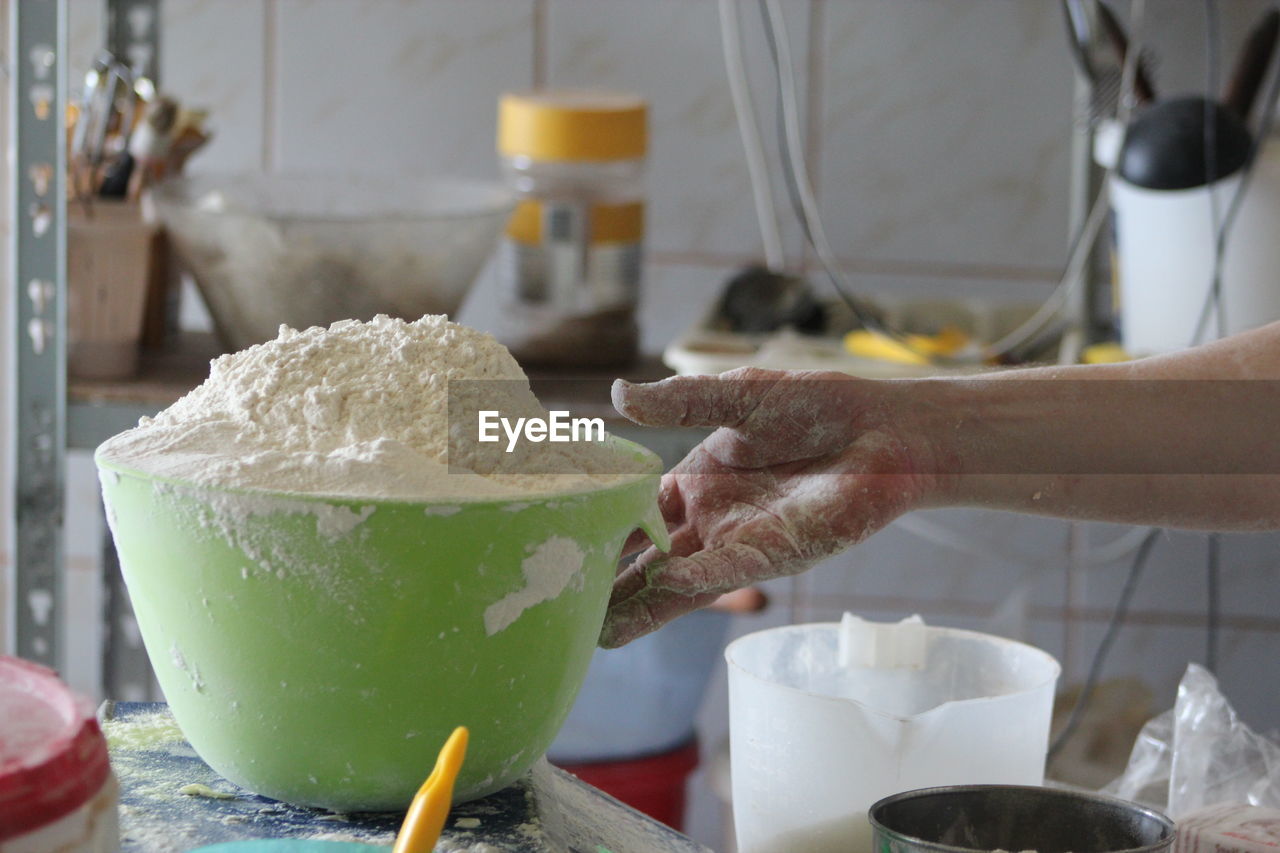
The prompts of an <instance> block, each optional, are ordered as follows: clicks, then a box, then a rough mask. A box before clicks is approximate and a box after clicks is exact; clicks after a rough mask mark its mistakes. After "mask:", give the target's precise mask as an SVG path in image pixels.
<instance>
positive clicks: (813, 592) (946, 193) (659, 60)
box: [0, 0, 1280, 846]
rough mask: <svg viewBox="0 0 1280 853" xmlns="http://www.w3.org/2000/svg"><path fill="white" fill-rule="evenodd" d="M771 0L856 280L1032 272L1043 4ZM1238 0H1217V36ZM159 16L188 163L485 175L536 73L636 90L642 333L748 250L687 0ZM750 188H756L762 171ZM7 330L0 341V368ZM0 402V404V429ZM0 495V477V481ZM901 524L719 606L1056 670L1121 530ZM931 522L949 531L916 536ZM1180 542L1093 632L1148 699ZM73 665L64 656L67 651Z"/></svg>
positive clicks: (1265, 560)
mask: <svg viewBox="0 0 1280 853" xmlns="http://www.w3.org/2000/svg"><path fill="white" fill-rule="evenodd" d="M783 5H784V8H785V11H786V14H787V16H788V25H789V35H790V39H791V44H792V47H793V51H794V53H795V56H796V60H797V64H798V69H797V70H798V74H799V80H800V83H801V86H802V92H801V98H800V101H801V104H800V106H801V108H802V112H803V114H804V118H805V124H806V126H807V127H808V128H810V129H811V130H812V131H813V132H812V133H811V134H809V136H808V137H807V140H806V146H805V147H806V153H807V155H808V157H809V161H810V162H809V167H810V170H811V172H812V174H813V176H814V179H815V184H816V190H817V193H818V195H819V197H820V203H821V206H822V209H823V212H824V214H825V216H826V221H827V226H828V230H829V232H830V234H831V236H832V239H833V242H834V244H835V246H836V250H837V252H838V254H839V255H840V257H841V260H842V263H844V264H845V266H846V267H847V268H848V270H849V271H850V272H851V273H852V274H853V275H854V278H855V281H856V282H857V283H858V284H859V286H861V287H864V288H866V289H868V290H874V291H897V292H902V293H911V294H921V293H938V292H943V293H963V294H965V295H978V296H987V297H991V298H997V299H1010V298H1019V297H1021V298H1036V297H1038V296H1041V295H1042V294H1043V293H1044V292H1045V291H1046V289H1047V287H1048V286H1049V283H1050V282H1051V280H1052V279H1053V278H1054V277H1055V276H1056V272H1057V268H1058V266H1059V264H1060V263H1061V262H1062V260H1063V256H1064V254H1065V247H1066V243H1067V234H1066V230H1067V199H1066V186H1067V174H1068V163H1067V152H1068V133H1069V118H1068V112H1069V109H1070V101H1071V77H1070V74H1071V71H1070V65H1069V60H1068V56H1067V53H1066V49H1065V44H1064V41H1063V37H1062V33H1061V30H1060V27H1061V20H1060V11H1059V10H1058V8H1057V6H1056V5H1055V4H1052V3H1026V2H1019V0H965V1H964V2H960V0H784V4H783ZM1147 5H1148V12H1149V15H1150V16H1151V20H1150V21H1149V22H1148V26H1147V27H1146V33H1147V36H1148V38H1149V41H1150V44H1151V50H1152V52H1153V54H1154V55H1155V57H1156V71H1157V81H1158V83H1159V85H1160V86H1161V88H1162V89H1164V90H1165V91H1168V92H1181V91H1189V90H1193V89H1196V88H1198V87H1200V86H1201V85H1202V81H1203V78H1204V65H1203V61H1202V56H1203V44H1202V32H1203V29H1202V26H1201V24H1202V22H1201V19H1200V16H1201V14H1202V6H1201V4H1198V3H1194V2H1184V3H1177V4H1175V3H1162V4H1156V5H1154V6H1153V5H1152V4H1147ZM0 6H3V0H0ZM99 6H100V3H99V2H98V0H71V7H72V13H73V18H72V29H71V38H72V50H73V53H72V61H73V67H74V68H76V69H80V73H78V74H77V73H74V72H73V81H74V80H75V79H79V77H80V76H81V75H82V69H83V67H84V65H85V64H86V63H87V61H88V57H89V56H91V55H92V52H93V50H94V48H95V47H96V45H97V43H98V41H99V32H100V26H101V14H100V12H99ZM1262 6H1263V4H1261V3H1259V2H1241V3H1232V4H1223V7H1224V8H1223V16H1224V19H1223V40H1224V45H1226V46H1228V47H1229V48H1230V50H1229V51H1227V53H1228V55H1230V54H1231V53H1233V52H1234V49H1235V47H1236V46H1237V45H1238V44H1239V41H1240V37H1241V33H1242V32H1243V30H1244V28H1245V27H1246V26H1247V25H1248V24H1249V23H1250V22H1251V21H1252V20H1253V19H1254V17H1255V16H1256V14H1257V13H1258V11H1259V10H1260V9H1261V8H1262ZM756 9H757V5H756V4H755V3H753V2H748V0H743V2H742V3H741V10H742V14H743V18H744V21H745V23H746V29H747V31H748V37H747V48H746V50H747V57H748V64H749V65H750V66H751V81H752V84H753V87H754V90H755V93H756V96H757V100H758V102H759V104H760V105H761V117H762V121H761V124H762V126H763V127H764V129H765V131H766V137H767V138H768V139H767V141H768V144H769V148H770V151H771V152H774V153H776V146H775V145H774V144H773V139H772V136H773V134H772V129H773V112H772V104H773V97H774V95H773V89H772V80H771V76H770V74H769V73H768V54H767V52H766V50H765V47H764V41H763V38H762V36H761V32H760V27H759V23H758V19H757V17H756V14H755V13H756ZM1121 11H1122V12H1123V11H1124V10H1123V7H1121ZM163 17H164V22H163V30H164V40H163V51H162V55H161V73H162V78H163V80H164V82H165V85H166V88H168V89H169V90H171V91H172V92H173V93H174V94H176V95H178V96H179V97H181V98H182V99H184V100H185V101H187V102H189V103H192V104H198V105H204V106H207V107H208V108H209V109H210V110H211V113H212V119H211V124H212V126H213V128H214V130H215V138H214V142H213V143H212V145H211V146H210V147H209V148H208V150H206V151H204V152H202V153H201V154H200V155H199V156H198V157H197V159H196V160H195V161H194V162H193V168H194V169H195V170H200V171H227V170H243V169H260V168H266V169H277V170H299V169H324V170H331V171H338V172H342V171H359V170H391V171H396V172H399V173H402V174H419V173H448V174H462V175H468V176H479V177H486V176H488V177H492V176H495V175H496V168H495V163H494V155H493V134H494V114H495V100H496V97H497V95H498V93H499V92H501V91H503V90H505V89H519V88H527V87H531V86H534V85H539V84H547V85H552V86H566V87H567V86H606V87H615V88H622V89H631V90H637V91H639V92H641V93H643V94H644V95H646V96H647V97H649V99H650V100H651V102H652V150H651V156H650V166H651V168H650V180H649V187H650V211H651V215H650V221H649V249H650V254H649V264H648V267H647V272H646V282H645V288H646V289H645V293H644V297H643V303H642V308H641V319H642V322H643V326H644V333H643V334H644V337H643V340H644V345H645V348H646V349H648V350H650V351H657V350H660V349H661V347H662V346H663V345H665V344H666V343H667V342H669V341H670V340H671V339H672V338H673V337H674V336H676V335H677V334H678V333H679V332H680V331H681V330H682V329H683V328H684V327H685V326H686V325H687V324H689V323H691V322H692V321H693V319H694V318H695V316H696V315H697V314H698V312H700V311H701V310H702V309H703V307H704V306H705V305H707V304H708V302H709V301H710V300H711V299H712V298H713V297H714V295H715V294H716V293H717V291H718V288H719V286H720V284H721V282H722V281H723V279H724V277H725V276H727V275H728V274H730V273H731V272H732V271H733V270H735V269H736V268H737V267H738V266H740V265H741V264H742V263H743V262H745V261H747V260H749V259H752V258H755V257H757V256H758V254H759V252H760V239H759V236H758V232H757V229H756V223H755V219H754V215H753V210H752V206H751V199H750V190H749V186H748V183H747V177H746V170H745V167H744V165H743V157H742V147H741V143H740V141H739V139H738V136H737V130H736V126H735V120H734V115H733V111H732V107H731V104H730V101H729V95H728V83H727V80H726V77H725V73H724V70H723V60H722V57H721V45H720V40H719V38H720V37H719V32H718V19H717V12H716V4H715V0H421V1H420V2H411V0H234V2H227V0H164V4H163ZM776 190H777V194H778V198H779V199H782V198H783V195H782V186H781V184H780V183H779V184H777V186H776ZM779 213H780V215H782V219H783V222H784V234H785V244H786V249H787V252H788V256H789V258H790V259H791V261H792V262H793V263H797V264H798V263H803V262H806V261H808V260H809V259H808V253H806V252H805V251H804V248H803V245H802V242H801V235H800V233H799V231H798V229H797V228H796V226H795V224H794V221H793V219H792V218H791V217H789V216H787V215H785V210H784V206H783V205H782V204H780V205H779ZM490 284H491V283H490ZM496 310H497V309H496V306H495V304H494V300H493V297H492V290H491V289H490V288H489V287H487V286H483V285H482V286H480V287H478V288H477V290H476V291H475V292H473V295H472V299H471V300H470V302H469V304H468V306H467V308H466V310H465V311H464V312H463V318H464V319H465V320H467V321H468V322H472V323H474V324H476V325H480V326H485V325H487V324H488V323H489V322H491V321H492V318H493V316H494V312H495V311H496ZM6 331H7V328H5V329H0V344H3V334H4V333H5V332H6ZM6 352H7V350H6V348H5V347H4V346H2V345H0V366H2V365H3V359H4V358H5V356H6ZM5 426H6V422H5V420H3V419H0V440H2V439H3V430H4V428H5ZM5 461H7V457H6V459H5ZM3 464H4V462H0V465H3ZM72 477H73V480H72V483H71V485H70V495H69V501H70V502H71V505H72V506H73V507H79V508H80V509H84V508H85V506H87V504H88V501H89V497H88V496H89V495H92V494H94V493H95V492H96V484H94V483H93V482H92V477H91V472H89V470H88V468H87V466H85V465H82V464H79V463H76V464H73V465H72ZM7 498H8V491H7V490H5V492H4V493H3V494H0V508H4V507H5V502H6V500H7ZM8 514H9V513H8V512H7V511H5V512H4V515H5V521H7V517H8ZM77 518H80V519H82V518H84V516H83V514H79V515H77V514H74V513H73V524H75V525H76V526H77V529H75V530H72V531H70V532H69V548H70V549H71V555H72V560H71V563H72V565H71V571H72V572H87V571H90V569H88V568H87V567H88V566H89V565H90V562H84V561H91V559H92V552H93V550H94V548H96V542H94V541H93V540H94V538H95V536H96V529H94V528H92V525H91V523H90V522H87V521H77V520H76V519H77ZM919 522H920V523H914V524H913V523H912V521H911V520H908V522H907V523H905V524H900V525H897V526H895V527H893V528H891V529H889V530H887V531H884V532H882V533H880V534H878V535H877V536H876V537H874V538H873V539H871V540H870V541H869V542H867V543H866V544H865V545H863V546H861V547H859V548H858V549H855V550H854V551H852V552H850V553H849V554H847V555H845V556H843V557H841V558H839V559H837V560H834V561H831V562H830V563H828V564H826V565H824V566H823V567H821V568H819V569H818V570H816V571H814V572H813V573H811V574H810V575H808V576H805V577H804V578H802V579H800V580H799V581H797V582H796V583H795V584H781V585H778V586H777V588H776V589H775V593H776V594H777V601H776V606H775V608H774V609H773V610H772V611H771V612H770V613H768V614H766V615H765V616H763V617H756V618H753V619H749V620H742V621H741V622H740V624H739V625H738V626H737V628H736V629H735V630H738V631H743V630H748V629H750V628H754V627H757V626H760V625H764V624H769V623H771V622H776V621H778V620H781V619H786V618H791V617H793V616H794V617H799V618H802V619H816V618H831V617H835V616H836V615H838V613H839V611H840V610H841V609H843V608H846V607H850V608H855V609H858V610H861V611H864V612H867V613H870V614H872V615H878V616H883V617H885V618H889V617H895V618H896V617H899V616H902V615H905V614H907V613H910V612H913V611H917V610H918V611H920V612H922V613H924V615H925V616H926V617H927V618H929V619H930V620H931V621H934V622H939V623H943V624H959V625H966V626H970V627H978V628H986V629H992V628H994V627H997V626H999V627H1000V629H1001V630H1006V631H1009V632H1012V633H1015V634H1021V635H1022V636H1024V637H1026V638H1027V639H1030V640H1032V641H1034V642H1037V643H1040V644H1042V645H1044V646H1045V647H1046V648H1048V649H1049V650H1050V651H1053V652H1054V653H1055V654H1058V655H1060V656H1061V657H1062V658H1063V662H1064V665H1065V671H1064V680H1066V681H1078V680H1079V679H1080V678H1081V677H1082V674H1083V672H1084V669H1085V668H1086V667H1087V664H1088V660H1089V657H1090V655H1091V654H1092V652H1093V650H1094V648H1095V647H1096V644H1097V641H1098V639H1099V637H1100V633H1101V631H1102V629H1103V627H1104V626H1105V623H1106V619H1107V618H1108V616H1109V612H1110V608H1111V606H1112V605H1113V604H1114V601H1115V599H1116V596H1117V594H1118V590H1119V587H1120V585H1121V583H1122V582H1123V578H1124V574H1125V572H1126V570H1127V566H1128V560H1129V559H1130V558H1131V554H1130V555H1125V556H1121V557H1119V558H1117V559H1115V560H1113V561H1111V562H1109V563H1108V564H1106V565H1101V566H1094V567H1081V566H1076V567H1075V568H1072V567H1071V561H1070V560H1069V555H1068V540H1069V538H1070V535H1071V532H1070V527H1069V525H1067V524H1065V523H1061V522H1056V521H1047V520H1043V519H1033V518H1018V517H1014V516H1008V515H998V514H994V513H981V512H973V511H949V512H936V513H927V514H921V515H920V518H919ZM3 523H4V522H0V524H3ZM931 525H932V526H931ZM0 529H2V528H0ZM947 531H951V533H952V534H959V535H961V536H963V537H964V539H965V541H966V542H967V543H969V544H968V546H965V547H961V548H960V549H957V548H956V547H955V546H954V544H953V545H942V544H939V540H940V539H946V538H948V534H947ZM1124 534H1125V529H1124V528H1112V527H1109V526H1105V525H1087V526H1084V527H1082V528H1079V529H1077V533H1076V535H1077V538H1079V537H1080V536H1083V537H1084V538H1085V540H1086V544H1087V543H1088V542H1092V543H1094V544H1097V543H1099V542H1100V543H1106V542H1107V541H1111V540H1114V539H1115V538H1116V537H1118V536H1122V535H1124ZM951 538H954V535H953V536H951ZM6 541H7V540H0V560H3V557H4V550H5V549H4V547H3V544H2V543H4V542H6ZM974 543H976V547H970V546H973V545H974ZM1278 543H1280V539H1277V538H1276V537H1272V536H1254V537H1228V538H1227V539H1226V545H1225V547H1224V561H1223V573H1224V574H1223V581H1224V588H1223V595H1224V603H1225V606H1226V611H1227V613H1226V616H1225V619H1224V633H1223V647H1222V655H1223V665H1222V671H1223V680H1224V686H1225V688H1226V690H1227V692H1228V694H1229V695H1231V696H1232V698H1234V699H1235V700H1236V701H1237V703H1238V704H1239V705H1240V706H1241V709H1242V712H1243V713H1244V714H1245V716H1246V719H1250V720H1252V721H1254V722H1256V724H1257V725H1258V726H1259V727H1261V728H1268V727H1273V726H1276V725H1277V724H1280V704H1278V703H1276V702H1275V701H1274V698H1273V691H1272V690H1271V688H1270V686H1271V685H1273V684H1275V683H1276V682H1277V680H1280V669H1277V667H1280V664H1278V663H1277V661H1280V655H1277V654H1275V650H1276V648H1277V644H1278V641H1280V618H1278V617H1277V615H1276V614H1277V613H1280V584H1277V583H1276V581H1275V578H1276V576H1277V573H1276V571H1275V569H1276V566H1275V563H1276V559H1275V558H1274V557H1273V554H1275V553H1276V552H1277V548H1276V545H1277V544H1278ZM966 548H968V551H978V552H979V553H977V554H975V553H969V552H967V551H966ZM1203 549H1204V544H1203V537H1198V536H1193V535H1190V534H1179V535H1174V536H1170V537H1168V538H1167V540H1166V541H1164V542H1162V543H1161V544H1160V546H1159V547H1158V548H1157V550H1156V551H1155V552H1154V553H1153V555H1152V563H1151V566H1150V567H1149V570H1148V573H1147V576H1146V578H1145V580H1144V585H1143V587H1142V588H1141V591H1140V593H1139V595H1138V598H1137V601H1136V603H1135V610H1134V614H1133V620H1132V622H1131V624H1130V625H1128V626H1127V627H1126V628H1125V629H1124V631H1123V633H1122V639H1121V641H1120V642H1119V643H1118V644H1117V647H1116V649H1115V651H1114V652H1113V656H1112V661H1111V665H1110V667H1109V669H1108V674H1112V675H1115V674H1121V675H1134V676H1137V677H1140V678H1143V679H1145V680H1146V681H1148V682H1149V683H1150V684H1151V686H1152V689H1153V691H1154V693H1155V696H1156V702H1157V705H1167V704H1168V703H1169V702H1171V701H1172V695H1173V692H1172V691H1173V687H1174V685H1175V683H1176V680H1177V677H1178V675H1179V674H1180V672H1181V670H1182V668H1183V666H1184V665H1185V662H1186V660H1187V659H1188V658H1198V657H1200V656H1202V655H1203V645H1204V642H1203V638H1204V630H1203V618H1202V615H1201V614H1202V611H1203V607H1204V594H1203V576H1204V575H1203V568H1202V563H1203V559H1202V558H1203ZM988 551H990V552H992V553H991V554H986V553H985V552H988ZM78 561H79V562H78ZM84 577H86V578H88V577H91V575H84ZM81 599H83V600H81ZM77 602H78V603H77V605H76V606H77V607H80V608H82V610H83V611H84V612H90V611H91V610H92V608H94V607H96V606H97V605H96V603H95V602H94V601H92V600H89V598H88V597H86V596H81V597H80V598H79V599H77ZM93 677H94V673H93V672H92V668H91V667H87V668H84V670H83V672H78V674H77V678H79V679H82V680H85V681H86V682H89V681H91V680H92V678H93ZM720 677H721V678H722V675H721V676H720ZM702 721H703V726H704V730H705V733H706V734H707V739H708V743H709V744H710V745H712V746H714V744H715V742H716V741H717V740H718V738H719V737H721V736H722V735H723V732H724V694H723V683H722V681H717V682H716V683H715V684H713V686H712V689H711V698H710V699H709V702H708V705H707V710H706V712H705V713H704V714H703V717H702ZM712 799H713V798H712V797H711V796H710V794H709V793H708V789H707V788H706V787H705V785H703V786H702V787H699V788H697V789H696V794H695V814H694V830H695V832H696V834H698V835H700V836H701V837H702V838H704V840H707V841H708V842H710V843H712V844H713V845H716V846H718V843H719V836H718V833H719V826H718V822H717V819H716V817H715V815H714V811H715V810H714V808H712V807H711V806H710V805H709V803H711V801H712Z"/></svg>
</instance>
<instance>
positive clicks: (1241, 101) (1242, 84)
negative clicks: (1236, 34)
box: [1222, 9, 1280, 121]
mask: <svg viewBox="0 0 1280 853" xmlns="http://www.w3.org/2000/svg"><path fill="white" fill-rule="evenodd" d="M1278 39H1280V11H1277V10H1276V9H1272V10H1270V11H1269V12H1267V13H1266V14H1265V15H1263V16H1262V20H1260V21H1258V23H1257V24H1256V25H1254V28H1253V29H1252V30H1251V31H1250V32H1249V37H1248V38H1247V39H1246V40H1245V43H1244V47H1243V48H1241V50H1240V57H1239V59H1237V60H1236V67H1235V69H1234V70H1233V71H1232V72H1231V80H1230V81H1229V82H1228V83H1227V89H1226V91H1225V92H1224V93H1223V95H1222V103H1223V106H1225V107H1226V108H1227V109H1229V110H1231V111H1232V112H1234V113H1235V114H1236V115H1237V116H1239V117H1240V118H1241V119H1243V120H1245V121H1248V120H1249V113H1250V111H1251V110H1252V109H1253V102H1254V100H1255V99H1256V98H1257V97H1258V91H1259V90H1260V89H1261V88H1262V81H1263V79H1264V78H1265V77H1266V76H1267V68H1269V67H1270V66H1271V58H1272V57H1273V56H1274V55H1275V52H1276V41H1277V40H1278Z"/></svg>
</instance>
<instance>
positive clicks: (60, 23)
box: [8, 0, 160, 668]
mask: <svg viewBox="0 0 1280 853" xmlns="http://www.w3.org/2000/svg"><path fill="white" fill-rule="evenodd" d="M106 11H107V18H106V20H107V47H108V48H109V49H111V51H112V52H113V53H115V54H116V55H117V56H121V57H124V58H125V59H126V61H128V62H129V64H130V65H131V66H133V68H134V71H135V74H138V75H145V76H147V77H149V78H151V79H152V80H153V81H155V80H156V67H157V63H158V59H159V56H158V53H159V23H160V22H159V13H160V0H107V3H106ZM67 12H68V8H67V0H10V3H9V14H10V20H9V33H10V43H9V45H8V47H9V56H10V57H12V62H11V67H12V69H13V70H12V74H11V75H10V91H9V97H10V104H11V105H12V111H11V113H12V123H11V128H10V133H11V139H10V150H11V151H13V154H14V157H13V169H14V171H13V181H14V184H15V189H14V192H13V196H12V202H13V207H12V209H11V210H10V221H11V222H12V223H13V235H14V236H13V245H12V254H11V257H12V269H11V279H10V280H11V281H12V283H13V293H12V296H11V299H12V303H11V304H12V307H13V316H14V318H15V325H14V330H15V337H16V346H15V348H14V367H13V372H14V387H15V389H16V395H15V402H16V417H15V427H16V434H15V447H16V460H15V461H16V465H15V471H14V475H15V478H14V497H15V501H14V513H15V517H14V522H15V537H14V538H15V541H14V554H13V564H14V567H15V569H14V571H15V578H14V584H13V590H14V596H13V599H12V603H11V608H12V612H11V614H10V615H11V617H12V618H11V624H12V625H13V626H14V627H13V630H14V632H15V636H14V642H13V647H14V648H15V649H16V651H17V654H18V655H19V656H21V657H24V658H27V659H29V660H34V661H38V662H40V663H43V664H46V665H47V666H51V667H55V668H57V667H59V666H60V665H62V664H63V663H65V661H64V660H63V659H62V649H61V648H60V643H59V638H60V636H61V630H62V622H63V618H62V610H63V608H62V573H63V554H62V523H63V493H64V485H63V484H64V482H65V458H66V450H67V449H68V447H92V446H93V445H95V444H96V443H97V442H99V441H101V440H102V439H104V438H106V437H107V436H108V435H110V434H111V433H112V432H114V431H116V429H117V428H119V427H120V425H121V424H127V423H128V422H130V421H133V422H136V419H137V416H138V415H139V414H145V413H146V411H145V410H142V409H143V407H140V406H139V405H137V404H129V403H122V404H117V405H108V406H100V405H99V406H92V407H88V406H83V405H74V404H73V405H69V404H68V402H67V378H66V343H67V338H66V329H67V323H66V304H67V276H66V222H67V217H66V173H67V163H66V147H65V145H64V142H63V140H65V138H66V133H65V131H66V106H67V93H68V85H67V83H68V81H67V57H66V50H67V17H68V15H67ZM69 435H70V437H71V439H72V440H71V442H68V436H69Z"/></svg>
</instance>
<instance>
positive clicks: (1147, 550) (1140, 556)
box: [1049, 528, 1160, 759]
mask: <svg viewBox="0 0 1280 853" xmlns="http://www.w3.org/2000/svg"><path fill="white" fill-rule="evenodd" d="M1159 535H1160V530H1159V529H1158V528H1153V529H1152V530H1151V531H1149V532H1148V533H1147V535H1146V537H1144V538H1143V540H1142V544H1141V545H1139V546H1138V553H1137V554H1135V555H1134V558H1133V563H1132V565H1130V567H1129V575H1128V577H1126V578H1125V582H1124V589H1122V590H1121V591H1120V599H1119V600H1118V601H1117V602H1116V608H1115V610H1114V611H1112V613H1111V621H1109V622H1108V623H1107V630H1106V633H1105V634H1103V635H1102V642H1101V643H1099V644H1098V650H1097V651H1096V652H1094V654H1093V660H1092V661H1091V662H1090V663H1089V673H1088V675H1086V676H1085V680H1084V686H1083V687H1081V688H1080V696H1079V697H1078V698H1077V699H1076V703H1075V705H1074V706H1073V707H1072V708H1071V715H1070V716H1069V717H1067V722H1066V724H1065V725H1064V726H1063V727H1062V731H1060V732H1058V736H1057V737H1056V738H1054V739H1053V743H1052V744H1051V745H1050V746H1049V758H1050V759H1052V758H1053V757H1054V756H1055V755H1057V754H1058V753H1059V752H1060V751H1061V750H1062V747H1063V746H1065V745H1066V743H1067V741H1069V740H1070V739H1071V736H1072V735H1073V734H1075V733H1076V729H1077V728H1079V726H1080V721H1081V720H1082V719H1083V718H1084V712H1085V709H1086V708H1088V707H1089V701H1090V700H1091V699H1092V698H1093V691H1094V690H1095V689H1097V686H1098V681H1099V680H1100V679H1101V678H1102V667H1103V666H1104V665H1105V664H1106V661H1107V655H1108V654H1109V653H1110V651H1111V646H1112V645H1113V644H1114V643H1115V641H1116V637H1117V636H1118V635H1119V633H1120V628H1121V627H1122V626H1123V625H1124V621H1125V619H1126V618H1127V617H1128V615H1129V605H1130V604H1132V603H1133V595H1134V593H1135V592H1137V591H1138V581H1140V580H1141V579H1142V571H1143V569H1144V568H1146V565H1147V557H1149V556H1150V555H1151V549H1152V548H1154V547H1155V544H1156V538H1157V537H1158V536H1159Z"/></svg>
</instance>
